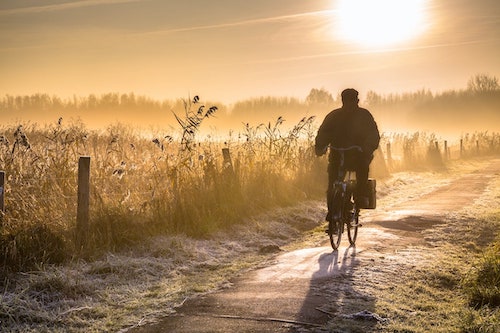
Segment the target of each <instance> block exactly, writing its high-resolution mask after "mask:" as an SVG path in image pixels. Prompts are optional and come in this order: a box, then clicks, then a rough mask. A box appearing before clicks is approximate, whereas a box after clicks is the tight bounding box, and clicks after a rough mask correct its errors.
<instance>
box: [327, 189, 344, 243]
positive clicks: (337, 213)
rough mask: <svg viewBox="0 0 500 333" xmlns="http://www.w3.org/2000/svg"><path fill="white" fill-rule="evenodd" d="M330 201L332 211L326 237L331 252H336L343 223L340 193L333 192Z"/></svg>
mask: <svg viewBox="0 0 500 333" xmlns="http://www.w3.org/2000/svg"><path fill="white" fill-rule="evenodd" d="M331 200H332V202H331V204H330V207H331V208H332V210H333V211H332V214H331V215H332V216H331V218H330V221H328V236H329V237H330V244H331V245H332V248H333V250H334V251H336V250H337V249H338V248H339V246H340V240H341V238H342V232H343V231H344V223H343V222H342V219H341V217H342V210H343V209H342V193H341V192H340V191H335V193H334V194H333V196H332V198H331Z"/></svg>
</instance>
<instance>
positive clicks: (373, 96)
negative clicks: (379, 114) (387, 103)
mask: <svg viewBox="0 0 500 333" xmlns="http://www.w3.org/2000/svg"><path fill="white" fill-rule="evenodd" d="M365 101H366V104H367V105H368V106H375V105H378V104H381V103H382V101H383V99H382V96H380V95H379V94H377V93H376V92H374V91H373V90H370V91H368V92H367V93H366V98H365Z"/></svg>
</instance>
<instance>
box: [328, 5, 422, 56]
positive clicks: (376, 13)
mask: <svg viewBox="0 0 500 333" xmlns="http://www.w3.org/2000/svg"><path fill="white" fill-rule="evenodd" d="M425 2H426V0H338V7H337V10H338V11H337V15H338V16H337V18H338V25H337V27H336V34H337V35H338V37H340V38H341V39H343V40H347V41H350V42H354V43H357V44H360V45H363V46H385V45H389V44H394V43H398V42H402V41H406V40H409V39H411V38H413V37H415V36H417V35H419V34H420V33H422V31H423V30H424V29H425V17H424V16H425Z"/></svg>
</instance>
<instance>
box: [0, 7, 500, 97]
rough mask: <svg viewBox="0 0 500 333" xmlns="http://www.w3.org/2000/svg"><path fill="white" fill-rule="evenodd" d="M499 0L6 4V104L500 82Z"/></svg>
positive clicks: (1, 88)
mask: <svg viewBox="0 0 500 333" xmlns="http://www.w3.org/2000/svg"><path fill="white" fill-rule="evenodd" d="M499 23H500V1H496V0H478V1H468V0H439V1H437V0H405V1H402V0H398V1H396V0H370V1H367V0H364V1H363V0H307V1H306V0H273V1H268V0H255V1H246V0H186V1H164V0H100V1H99V0H80V1H65V0H15V1H14V0H5V1H2V2H1V3H0V72H1V77H0V94H2V95H5V94H11V95H19V94H33V93H48V94H50V95H52V94H55V95H58V96H61V97H71V96H73V95H79V96H86V95H88V94H91V93H93V94H101V93H107V92H120V93H129V92H134V93H135V94H138V95H146V96H150V97H151V98H156V99H167V98H183V97H186V96H189V95H191V96H192V95H194V94H198V95H200V96H203V97H205V98H209V99H211V100H218V101H221V102H224V103H232V102H235V101H237V100H240V99H244V98H250V97H257V96H294V97H298V98H305V97H306V96H307V94H308V92H309V91H310V90H311V88H325V89H327V90H328V91H331V92H332V93H333V94H337V93H338V92H339V91H340V90H341V89H343V88H345V87H351V86H352V87H356V88H357V89H358V90H360V92H361V94H362V96H364V95H363V94H364V93H366V91H368V90H373V91H376V92H379V93H382V94H387V93H398V92H406V91H414V90H418V89H430V90H432V91H443V90H447V89H461V88H464V87H465V86H466V83H467V80H468V79H469V78H470V77H471V76H472V75H474V74H476V73H489V74H491V75H496V76H498V75H499V74H500V61H498V59H500V24H499Z"/></svg>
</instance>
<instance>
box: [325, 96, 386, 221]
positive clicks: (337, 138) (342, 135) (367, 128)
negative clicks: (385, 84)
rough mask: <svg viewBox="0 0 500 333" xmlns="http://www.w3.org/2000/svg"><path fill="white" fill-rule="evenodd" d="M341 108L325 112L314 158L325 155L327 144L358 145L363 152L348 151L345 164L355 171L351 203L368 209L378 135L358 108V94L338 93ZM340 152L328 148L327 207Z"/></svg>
mask: <svg viewBox="0 0 500 333" xmlns="http://www.w3.org/2000/svg"><path fill="white" fill-rule="evenodd" d="M341 98H342V107H341V108H339V109H335V110H333V111H331V112H330V113H328V114H327V115H326V117H325V119H324V120H323V123H322V124H321V126H320V127H319V130H318V134H317V135H316V139H315V151H316V155H317V156H322V155H324V154H325V153H326V151H327V148H328V146H329V145H331V146H333V147H338V148H347V147H350V146H359V147H361V149H362V151H355V150H352V151H348V152H346V155H345V162H344V163H345V165H346V167H347V168H348V169H350V170H354V171H355V172H356V183H357V185H356V191H355V193H354V200H355V201H356V205H357V206H358V207H359V208H366V207H368V200H369V199H368V196H369V194H368V171H369V166H370V163H371V161H372V159H373V152H374V151H375V149H377V148H378V145H379V141H380V134H379V131H378V127H377V123H376V122H375V120H374V118H373V116H372V114H371V113H370V111H368V110H367V109H364V108H361V107H359V106H358V103H359V98H358V92H357V91H356V90H355V89H352V88H349V89H345V90H344V91H342V93H341ZM338 166H339V153H338V152H336V151H334V150H331V149H330V154H329V156H328V191H327V205H328V206H329V205H330V201H331V200H329V199H330V197H331V196H332V195H333V191H332V189H333V183H334V182H335V180H336V178H337V176H338ZM330 212H331V207H328V215H327V217H326V220H327V221H330V220H331V213H330Z"/></svg>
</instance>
